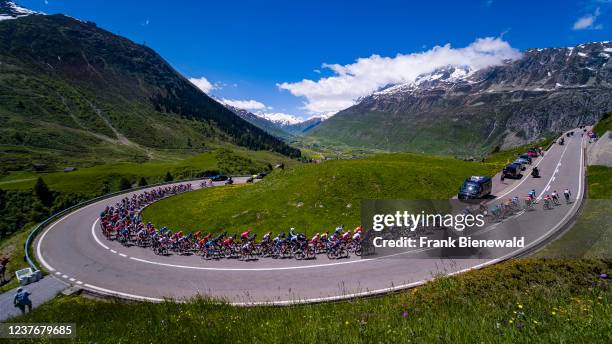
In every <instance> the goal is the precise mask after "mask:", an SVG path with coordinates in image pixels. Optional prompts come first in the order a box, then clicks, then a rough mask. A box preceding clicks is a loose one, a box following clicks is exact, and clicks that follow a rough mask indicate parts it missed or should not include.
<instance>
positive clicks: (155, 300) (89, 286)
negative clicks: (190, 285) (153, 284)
mask: <svg viewBox="0 0 612 344" xmlns="http://www.w3.org/2000/svg"><path fill="white" fill-rule="evenodd" d="M83 286H85V287H87V288H90V289H94V290H97V291H101V292H103V293H107V294H110V295H115V296H122V297H127V298H130V299H136V300H144V301H153V302H162V301H164V300H163V299H158V298H155V297H146V296H140V295H134V294H128V293H122V292H119V291H115V290H110V289H105V288H100V287H96V286H95V285H91V284H87V283H85V284H84V285H83Z"/></svg>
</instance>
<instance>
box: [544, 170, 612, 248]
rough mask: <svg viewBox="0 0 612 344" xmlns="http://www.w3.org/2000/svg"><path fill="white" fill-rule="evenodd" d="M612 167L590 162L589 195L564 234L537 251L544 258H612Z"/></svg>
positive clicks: (588, 171) (588, 175)
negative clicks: (594, 164) (572, 223)
mask: <svg viewBox="0 0 612 344" xmlns="http://www.w3.org/2000/svg"><path fill="white" fill-rule="evenodd" d="M610 181H612V168H610V167H606V166H589V168H588V170H587V182H588V187H587V190H588V199H587V201H586V203H585V205H584V208H583V209H582V213H581V214H580V217H579V218H578V219H577V220H576V223H575V224H574V225H573V226H572V228H571V229H570V230H569V231H568V232H567V233H565V234H563V236H561V237H560V238H558V239H557V240H555V241H553V242H552V243H550V244H548V245H547V246H546V247H544V248H543V249H542V250H540V251H539V252H537V253H536V254H535V256H536V257H543V258H600V259H610V258H612V213H611V212H610V209H612V189H611V188H610Z"/></svg>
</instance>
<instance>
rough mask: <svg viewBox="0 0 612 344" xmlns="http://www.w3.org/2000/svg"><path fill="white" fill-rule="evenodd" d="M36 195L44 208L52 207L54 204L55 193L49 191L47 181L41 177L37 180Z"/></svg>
mask: <svg viewBox="0 0 612 344" xmlns="http://www.w3.org/2000/svg"><path fill="white" fill-rule="evenodd" d="M34 193H35V194H36V197H38V199H39V200H40V202H41V203H42V204H43V205H44V206H46V207H50V206H51V205H52V204H53V199H54V198H55V197H54V195H53V192H51V190H49V187H47V184H45V181H44V180H43V179H42V178H41V177H38V180H36V185H34Z"/></svg>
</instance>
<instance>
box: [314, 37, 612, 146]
mask: <svg viewBox="0 0 612 344" xmlns="http://www.w3.org/2000/svg"><path fill="white" fill-rule="evenodd" d="M611 56H612V42H610V41H605V42H594V43H587V44H580V45H577V46H575V47H568V48H546V49H529V50H526V51H524V52H523V54H522V57H521V58H519V59H517V60H514V61H505V62H504V63H503V64H502V65H498V66H493V67H489V68H484V69H480V70H472V69H469V68H467V67H464V66H446V67H444V68H440V69H437V70H435V71H433V72H431V73H427V74H423V75H421V76H419V77H418V78H416V79H415V80H414V81H413V82H409V83H403V84H397V85H389V86H387V87H385V88H383V89H381V90H378V91H377V92H374V93H373V94H371V95H369V96H367V97H364V98H362V99H360V100H359V101H358V103H357V104H356V105H354V106H352V107H350V108H348V109H345V110H343V111H340V112H339V113H338V114H336V115H335V116H334V117H332V118H331V119H329V120H328V121H325V122H324V123H323V124H322V125H320V126H318V127H317V128H316V129H315V130H313V131H312V132H311V133H310V134H309V135H313V136H319V137H321V138H330V139H331V138H333V139H334V140H336V141H339V142H342V143H345V144H347V145H349V146H354V147H364V148H378V149H387V150H412V151H424V152H431V153H439V154H442V153H446V154H464V153H466V152H467V153H468V154H470V153H473V154H481V153H486V152H487V151H488V150H490V149H492V148H493V147H495V146H498V145H499V146H502V147H509V146H514V145H519V144H524V143H527V142H530V141H533V140H535V139H538V138H540V137H542V136H543V135H545V134H547V133H556V132H561V131H563V130H566V129H570V128H574V127H576V126H579V125H582V124H592V123H594V122H596V121H597V120H598V119H599V118H600V117H601V116H602V115H603V114H604V113H606V112H608V111H612V62H610V57H611ZM348 128H350V130H349V129H348Z"/></svg>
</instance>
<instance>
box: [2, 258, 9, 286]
mask: <svg viewBox="0 0 612 344" xmlns="http://www.w3.org/2000/svg"><path fill="white" fill-rule="evenodd" d="M9 261H10V260H9V259H8V258H6V257H2V259H0V283H4V282H6V279H5V277H4V274H5V273H6V267H7V266H8V263H9Z"/></svg>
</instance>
